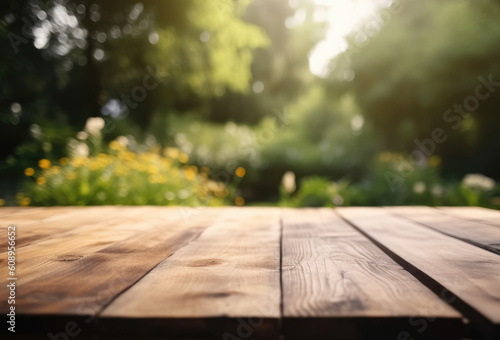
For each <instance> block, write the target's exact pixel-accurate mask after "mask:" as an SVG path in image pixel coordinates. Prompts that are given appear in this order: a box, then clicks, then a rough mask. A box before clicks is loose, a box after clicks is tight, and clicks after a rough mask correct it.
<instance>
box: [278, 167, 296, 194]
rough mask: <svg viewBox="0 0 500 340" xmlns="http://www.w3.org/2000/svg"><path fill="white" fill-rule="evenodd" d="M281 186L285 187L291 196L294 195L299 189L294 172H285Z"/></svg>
mask: <svg viewBox="0 0 500 340" xmlns="http://www.w3.org/2000/svg"><path fill="white" fill-rule="evenodd" d="M281 184H282V185H283V188H285V191H286V192H287V193H289V194H291V193H293V192H294V191H295V189H297V185H296V184H295V174H294V173H293V171H287V172H285V174H284V175H283V178H282V179H281Z"/></svg>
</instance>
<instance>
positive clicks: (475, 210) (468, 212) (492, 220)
mask: <svg viewBox="0 0 500 340" xmlns="http://www.w3.org/2000/svg"><path fill="white" fill-rule="evenodd" d="M439 209H440V210H441V211H443V212H444V213H446V214H449V215H453V216H457V217H460V218H464V219H466V220H472V221H478V222H481V223H486V224H489V225H492V226H495V227H500V211H498V210H493V209H486V208H482V207H439Z"/></svg>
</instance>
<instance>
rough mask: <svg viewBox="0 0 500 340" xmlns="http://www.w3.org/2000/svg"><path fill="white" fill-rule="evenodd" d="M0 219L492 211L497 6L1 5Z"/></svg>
mask: <svg viewBox="0 0 500 340" xmlns="http://www.w3.org/2000/svg"><path fill="white" fill-rule="evenodd" d="M0 32H1V40H0V48H1V54H0V80H1V88H0V131H1V134H0V139H1V141H0V142H1V145H2V147H1V151H0V204H1V205H23V206H39V205H42V206H47V205H100V204H123V205H136V204H151V205H189V206H201V205H282V206H341V205H342V206H345V205H375V206H376V205H406V204H409V205H413V204H415V205H481V206H486V207H492V208H500V187H499V185H498V184H497V181H498V180H500V112H499V108H500V2H499V1H496V0H475V1H472V0H441V1H433V0H419V1H410V0H392V1H391V0H253V1H252V0H211V1H207V0H142V1H137V0H120V1H118V0H106V1H95V0H17V1H16V0H3V1H1V2H0Z"/></svg>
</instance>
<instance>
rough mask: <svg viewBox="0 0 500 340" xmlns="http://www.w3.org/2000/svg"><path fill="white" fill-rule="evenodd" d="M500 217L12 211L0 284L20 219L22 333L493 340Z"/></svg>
mask: <svg viewBox="0 0 500 340" xmlns="http://www.w3.org/2000/svg"><path fill="white" fill-rule="evenodd" d="M499 214H500V213H499V212H496V211H490V210H485V209H481V208H465V209H463V210H461V209H456V208H427V207H408V208H339V209H327V208H321V209H315V208H313V209H287V208H200V209H192V208H182V207H178V208H168V207H78V208H75V207H54V208H12V207H7V208H0V231H1V232H2V236H1V237H0V246H1V248H0V265H1V268H0V275H1V277H2V278H6V277H7V274H8V273H7V263H6V262H7V261H6V260H7V253H6V250H7V248H6V247H7V238H6V236H7V226H8V225H9V224H15V225H16V226H17V251H16V256H17V260H18V263H17V270H16V274H17V277H18V284H19V285H18V287H17V301H16V308H17V317H18V320H19V321H18V332H19V333H21V334H16V337H12V338H20V337H19V336H22V337H24V338H26V337H27V336H30V337H34V338H37V337H38V338H45V339H47V336H48V333H52V334H53V335H54V337H55V338H57V336H60V338H64V336H67V334H66V335H65V334H62V333H61V332H64V331H65V327H68V324H69V325H72V324H71V323H72V322H74V323H75V325H77V326H78V329H79V330H80V331H81V333H79V338H82V339H86V338H95V337H99V338H104V339H107V338H113V337H114V338H120V339H126V338H130V339H142V338H148V337H149V338H161V339H168V338H184V339H187V338H191V339H221V338H222V339H279V338H281V339H283V338H284V339H311V338H314V339H353V338H367V339H385V338H390V339H410V338H413V339H417V338H421V339H460V338H483V337H484V338H485V339H488V338H491V339H498V338H500V333H499V332H498V330H499V324H500V284H499V282H500V256H499V255H498V254H496V253H494V251H496V250H497V249H498V248H497V246H498V244H497V243H498V240H499V237H498V235H499V234H498V233H499V232H500V228H498V226H497V222H498V221H500V220H499V219H498V216H499ZM462 240H463V241H462ZM481 247H483V248H486V249H488V251H487V250H485V249H481ZM2 282H4V284H2V285H1V286H0V296H1V300H0V312H1V313H3V314H4V315H5V314H6V312H7V308H8V307H9V305H8V304H7V294H8V289H7V287H6V284H5V282H6V280H5V279H3V281H2ZM440 298H441V299H440ZM4 312H5V313H4ZM26 325H30V326H29V327H27V326H26ZM0 334H2V337H3V336H4V335H5V334H6V327H3V329H1V330H0ZM49 338H50V336H49ZM68 338H73V336H68Z"/></svg>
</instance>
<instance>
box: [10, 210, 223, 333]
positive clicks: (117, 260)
mask: <svg viewBox="0 0 500 340" xmlns="http://www.w3.org/2000/svg"><path fill="white" fill-rule="evenodd" d="M200 211H201V213H200V214H198V215H194V216H192V217H190V218H183V217H181V218H179V219H176V220H175V221H169V218H168V217H166V218H164V220H161V221H159V222H155V223H157V224H156V225H154V227H153V228H151V229H150V230H147V231H146V232H144V233H141V234H139V235H133V236H131V237H129V238H127V239H124V240H121V241H118V242H115V243H114V244H112V245H111V246H108V247H106V248H104V249H101V250H99V251H97V252H95V253H92V254H90V255H88V256H85V257H83V258H81V259H77V260H75V261H68V265H67V266H64V267H63V268H61V269H60V270H57V271H53V272H51V273H47V274H46V275H44V276H41V277H39V278H37V279H36V280H32V281H29V282H27V283H26V284H23V285H20V286H19V287H18V289H17V295H18V298H17V301H16V309H17V310H18V311H20V317H21V318H22V317H26V318H27V319H28V320H32V319H30V317H31V318H32V317H33V316H35V315H36V318H35V319H36V320H44V322H43V323H41V324H40V325H41V326H43V327H47V326H50V325H54V327H56V326H57V325H60V324H61V323H63V324H64V322H67V321H74V320H77V321H78V322H80V323H81V324H80V326H82V325H84V326H85V327H87V328H88V327H90V328H91V326H92V325H91V323H92V322H93V316H94V315H95V314H96V313H98V312H99V311H100V310H101V309H102V308H103V307H104V306H106V305H107V304H108V303H110V302H111V301H112V300H113V299H114V298H115V297H116V296H117V295H118V294H120V293H121V292H123V291H124V290H125V289H127V288H128V287H130V286H131V285H133V284H134V283H135V282H137V281H138V280H139V279H140V278H142V277H143V276H144V275H146V274H147V273H148V272H149V271H150V270H151V269H153V268H154V267H155V266H156V265H157V264H158V263H159V262H161V261H162V260H164V259H165V258H167V257H169V256H171V255H172V254H173V253H175V252H176V251H177V250H178V249H180V248H182V247H183V246H185V245H186V244H188V243H189V242H190V241H192V240H193V239H196V237H198V236H199V234H200V233H201V232H202V231H203V230H204V229H205V228H206V227H207V226H208V225H210V224H211V223H212V221H214V220H215V218H216V217H217V215H218V214H219V211H218V210H210V209H205V210H200ZM172 212H173V210H172V209H165V214H169V213H172ZM144 218H145V219H146V221H147V216H144ZM5 308H7V305H6V301H4V300H2V301H0V309H1V310H6V309H5ZM82 319H84V320H85V323H83V321H82ZM31 331H32V332H40V329H36V328H34V329H32V330H31Z"/></svg>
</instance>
